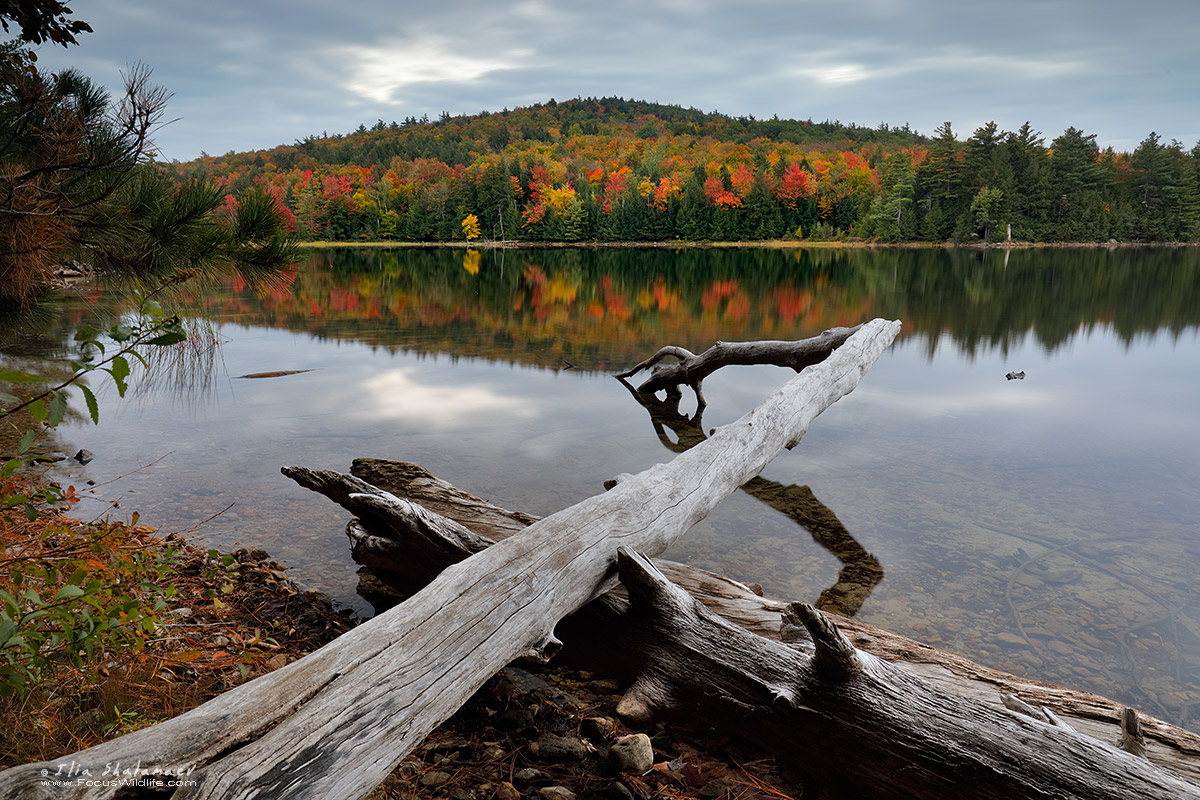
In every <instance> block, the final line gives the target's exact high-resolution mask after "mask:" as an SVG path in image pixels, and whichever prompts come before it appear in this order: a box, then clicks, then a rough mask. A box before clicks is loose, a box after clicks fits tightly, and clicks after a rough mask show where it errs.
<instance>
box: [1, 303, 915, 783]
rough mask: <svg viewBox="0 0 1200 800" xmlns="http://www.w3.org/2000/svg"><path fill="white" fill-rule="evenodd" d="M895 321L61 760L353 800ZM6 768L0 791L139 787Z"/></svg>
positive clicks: (863, 362) (857, 365) (857, 373)
mask: <svg viewBox="0 0 1200 800" xmlns="http://www.w3.org/2000/svg"><path fill="white" fill-rule="evenodd" d="M899 327H900V324H899V323H898V322H888V321H885V320H874V321H872V322H869V323H867V324H865V325H864V326H863V327H862V329H860V330H859V332H858V333H857V334H856V335H855V336H853V337H851V338H850V339H849V340H847V341H846V343H845V344H844V345H842V346H841V347H839V348H838V349H837V350H836V351H835V352H834V353H833V355H831V356H830V357H829V358H828V359H826V360H825V361H824V362H822V363H821V364H818V365H816V366H815V367H812V368H810V369H807V370H805V371H803V372H802V373H800V374H799V375H797V376H796V377H795V378H793V379H792V380H791V381H789V382H788V383H787V384H786V385H785V386H783V387H782V388H781V389H780V390H779V391H777V392H775V393H774V394H772V395H771V396H770V397H768V398H767V399H766V400H765V401H764V402H763V403H762V404H761V405H760V406H759V407H758V408H756V409H755V410H754V411H751V412H750V413H749V414H747V415H745V416H744V417H742V418H741V419H739V420H737V421H735V422H733V423H731V424H729V425H726V426H725V427H724V428H722V429H721V431H719V432H718V434H717V435H715V436H713V437H712V438H711V439H710V440H709V441H708V442H706V443H705V444H704V445H702V446H700V447H697V448H695V449H693V450H690V451H688V452H687V453H683V454H681V455H680V456H678V457H676V458H675V459H674V460H673V461H671V462H670V463H667V464H660V465H657V466H655V467H652V468H651V469H649V470H646V471H645V472H643V473H641V474H640V475H638V476H637V477H636V478H634V479H631V480H628V481H625V482H623V483H622V484H621V485H620V486H618V487H617V488H616V489H614V490H613V491H610V492H607V493H605V494H602V495H598V496H596V497H592V498H589V499H587V500H584V501H583V502H581V503H578V504H576V505H574V506H572V507H570V508H568V509H565V510H564V511H560V512H558V513H556V514H553V515H551V516H549V517H546V518H545V519H543V520H541V521H540V522H538V523H536V524H534V525H532V526H530V527H529V529H528V530H527V531H525V532H524V533H523V534H522V535H520V536H514V537H511V538H509V539H506V540H505V541H502V542H500V543H498V544H496V545H494V546H492V547H488V548H487V549H486V550H484V551H482V552H480V553H478V554H476V555H475V556H473V557H471V558H469V559H467V560H466V561H464V562H460V563H459V564H455V565H453V566H451V567H449V568H448V569H446V570H444V571H443V572H442V573H441V574H440V575H439V576H438V577H437V578H436V579H435V580H434V581H433V582H432V583H431V584H429V585H428V586H427V587H426V588H425V589H423V590H422V591H421V592H419V593H417V594H416V595H414V596H413V597H411V598H409V599H408V600H407V601H406V602H404V603H403V604H401V605H400V606H397V607H396V608H394V609H392V610H390V611H388V612H386V613H384V614H382V615H380V616H378V617H376V618H374V619H372V620H371V621H369V622H367V623H365V624H363V625H361V626H359V627H358V628H355V629H354V630H352V631H350V632H348V633H346V634H345V635H343V636H341V637H340V638H338V639H337V640H335V641H334V642H332V643H330V644H329V645H326V646H325V647H323V648H321V649H320V650H317V651H316V652H314V653H312V654H310V655H308V656H306V657H305V658H303V659H300V660H299V661H296V662H294V663H292V664H289V665H288V666H286V667H283V668H282V669H280V670H277V671H275V672H272V673H270V674H268V675H264V676H263V677H261V678H257V679H255V680H253V681H250V682H249V683H246V684H244V685H242V686H239V687H237V688H235V689H232V690H230V691H229V692H226V693H225V694H223V695H221V696H220V697H218V698H216V699H214V700H211V701H209V702H207V703H204V704H203V705H201V706H199V707H197V708H195V709H193V710H192V711H189V712H187V713H185V714H183V715H180V716H178V717H175V718H174V719H171V720H168V721H166V722H163V723H160V724H158V725H154V726H150V727H148V728H143V729H142V730H139V731H136V732H134V733H131V734H128V735H126V736H123V737H121V738H119V739H114V740H113V741H110V742H106V743H104V744H101V745H98V746H96V747H93V748H89V749H87V750H83V751H80V752H78V753H74V754H72V755H70V756H66V757H65V758H64V759H63V760H65V761H70V762H72V763H73V764H75V765H76V768H77V769H81V770H88V771H89V772H91V774H92V775H95V776H98V775H100V774H101V773H102V771H103V769H104V765H105V764H106V763H111V762H114V761H120V762H124V763H133V762H141V763H142V765H143V766H144V767H150V768H154V769H160V770H171V771H185V772H189V773H190V774H189V776H188V777H189V779H191V780H194V781H195V782H196V783H195V785H193V786H189V787H185V788H181V789H179V790H177V791H176V792H174V793H173V795H174V796H175V797H179V798H183V797H187V798H206V799H211V800H216V799H217V798H222V799H225V798H229V799H230V800H237V799H238V798H251V797H287V798H296V799H297V800H304V799H305V798H322V800H332V799H334V798H359V797H362V796H364V795H366V794H367V793H368V792H369V791H371V790H372V789H373V788H374V787H375V786H377V785H378V784H379V782H380V781H382V780H383V778H385V777H386V776H387V775H388V773H389V772H390V771H391V770H392V769H393V768H394V767H395V765H396V764H397V763H399V761H400V759H402V758H403V757H404V755H405V754H407V753H408V752H409V751H410V750H412V748H414V747H415V746H416V745H417V744H419V743H420V742H421V741H422V740H423V739H424V738H425V736H426V735H428V733H429V732H430V731H431V730H433V728H435V727H436V726H437V725H438V724H439V723H441V722H442V721H443V720H444V719H446V718H447V717H449V716H450V715H451V714H452V713H454V711H456V710H457V709H458V708H459V707H460V706H461V705H462V704H463V702H464V701H465V700H466V699H467V698H469V697H470V696H471V694H473V693H474V692H475V691H476V690H477V689H478V688H479V687H480V686H481V685H482V684H483V683H484V682H485V681H486V680H487V679H488V678H489V677H491V676H492V675H493V674H494V673H495V672H496V671H497V670H498V669H500V668H501V667H503V666H504V665H505V664H507V663H509V662H510V661H512V660H514V659H515V658H517V657H519V656H522V655H528V654H539V653H540V654H547V653H550V652H552V651H553V650H554V649H555V646H556V641H555V640H554V638H553V636H552V631H553V628H554V625H555V624H556V623H557V622H558V621H559V620H560V619H561V618H562V617H563V616H565V615H566V614H569V613H570V612H572V611H574V610H576V609H578V608H580V607H582V606H583V605H585V604H587V603H588V602H589V601H591V600H592V599H594V598H595V597H597V596H598V595H600V594H601V593H602V592H604V591H605V590H607V588H609V586H610V585H611V584H612V582H613V581H614V580H615V571H614V562H615V551H616V548H617V547H618V546H621V545H626V546H630V547H633V548H637V549H639V550H643V551H646V552H651V553H653V552H660V551H661V550H662V549H664V548H666V547H667V546H668V545H669V544H670V543H671V542H673V541H674V540H675V539H676V538H678V537H679V536H680V535H682V534H683V533H684V532H685V531H686V530H688V529H689V528H690V527H691V526H692V525H694V524H695V523H696V522H698V521H699V520H700V519H703V518H704V516H705V515H706V514H707V513H708V512H709V511H710V510H711V509H712V507H713V506H714V505H715V504H716V503H718V502H720V500H721V499H722V498H724V497H725V496H727V495H728V494H730V493H731V492H733V491H734V490H735V489H736V488H737V487H738V486H740V485H741V484H742V483H744V482H745V481H746V480H748V479H749V478H751V477H753V476H754V475H757V474H758V473H759V472H760V471H761V470H762V469H763V468H764V467H765V466H766V464H767V463H769V462H770V460H771V459H772V458H774V456H775V455H776V454H778V453H779V451H780V450H782V449H783V448H785V447H790V446H793V445H795V444H796V443H797V442H799V441H800V438H801V437H802V436H803V434H804V432H805V431H806V430H807V427H808V425H809V424H810V423H811V422H812V420H813V419H815V418H816V416H817V415H818V414H820V413H821V412H822V411H823V410H824V409H826V408H828V407H829V406H830V405H832V404H833V403H834V402H836V401H837V400H838V399H840V398H841V397H843V396H845V395H846V394H847V393H849V392H850V391H851V390H853V388H854V387H855V386H856V385H857V384H858V381H859V379H860V378H861V377H862V375H863V374H864V373H865V372H866V370H867V369H868V368H869V367H870V365H871V364H873V363H874V362H875V360H876V359H877V358H878V357H879V355H880V354H881V353H882V352H883V351H884V350H885V349H887V347H888V346H889V345H890V344H891V342H892V340H893V339H894V338H895V336H896V333H897V332H898V330H899ZM53 769H54V764H51V763H41V764H31V765H25V766H21V767H15V768H12V769H9V770H6V771H5V772H3V773H0V796H2V797H13V798H48V797H88V798H108V797H115V796H118V794H119V796H122V797H130V796H137V795H136V793H133V794H131V793H130V792H129V791H127V789H122V788H121V787H118V786H110V787H90V786H85V785H83V784H76V785H72V786H47V785H46V784H45V783H44V782H43V780H42V778H43V776H42V774H41V771H42V770H53ZM156 796H162V794H161V793H159V794H157V795H156Z"/></svg>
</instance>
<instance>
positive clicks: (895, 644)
mask: <svg viewBox="0 0 1200 800" xmlns="http://www.w3.org/2000/svg"><path fill="white" fill-rule="evenodd" d="M293 470H295V468H289V470H287V472H288V474H290V475H292V477H293V478H295V479H297V480H299V481H301V482H302V483H305V485H309V484H310V483H313V484H315V483H317V482H316V481H308V482H305V481H304V480H303V474H302V473H303V471H299V472H296V474H293ZM351 471H352V473H353V474H354V476H356V477H357V478H359V479H362V480H365V481H367V482H368V483H370V484H377V485H378V486H379V487H380V488H384V489H386V490H387V491H388V492H389V493H391V494H394V495H396V496H399V497H403V498H405V499H407V500H409V501H411V502H412V503H413V504H416V505H419V506H428V507H436V508H439V509H443V510H448V511H451V512H452V513H454V514H455V515H456V517H455V521H456V522H458V523H461V524H462V525H463V526H464V527H467V528H470V529H472V530H474V531H476V532H477V533H481V534H482V533H484V532H486V533H487V534H488V535H491V536H493V537H494V538H498V539H499V538H505V537H507V536H510V535H512V534H513V533H514V532H516V531H518V530H521V529H522V528H523V526H524V525H525V524H526V522H525V520H527V519H531V517H530V515H528V514H522V513H520V512H513V511H508V510H506V509H503V508H500V507H499V506H495V505H493V504H491V503H489V502H487V501H486V500H482V499H480V498H478V497H476V496H474V495H471V494H468V493H466V492H463V491H462V490H460V489H458V488H456V487H454V486H453V485H452V484H449V483H447V482H446V481H443V480H441V479H439V478H436V477H434V476H433V475H431V474H429V473H428V472H427V471H426V470H424V469H423V468H422V467H420V466H419V465H416V464H409V463H405V462H397V461H389V460H385V459H374V458H360V459H355V461H354V464H353V466H352V468H351ZM336 474H337V473H330V474H328V475H327V476H326V477H325V478H324V481H333V480H334V478H333V476H335V475H336ZM346 485H347V486H357V485H359V484H357V483H354V482H348V483H347V484H346ZM318 490H319V489H318ZM335 494H336V491H335ZM405 513H406V512H404V511H403V510H402V509H401V510H399V511H398V513H397V515H396V516H395V518H393V519H392V520H390V521H389V523H388V524H389V525H390V526H391V527H390V528H389V529H387V530H384V529H379V528H376V529H375V531H376V532H377V533H378V534H379V536H378V537H376V538H373V542H372V543H371V544H369V545H366V546H363V547H362V549H361V550H358V551H357V552H359V553H360V554H361V555H363V556H365V558H366V561H365V563H377V564H380V565H382V566H383V567H384V568H385V569H386V564H387V561H388V559H389V558H391V556H390V555H388V554H389V552H390V551H391V549H392V548H393V547H394V546H395V545H394V543H393V541H392V540H393V539H394V538H396V537H399V538H405V537H407V536H420V535H422V533H421V530H420V528H419V527H417V526H408V525H407V523H406V517H405ZM532 519H536V518H532ZM352 525H353V523H352ZM402 550H403V551H404V552H407V548H406V547H403V546H402ZM467 555H468V554H467V552H466V551H464V552H463V553H462V554H461V557H463V558H465V557H467ZM446 563H447V564H449V563H452V562H446ZM653 563H654V565H655V566H656V568H658V569H659V570H660V571H661V572H663V573H664V575H666V577H667V578H668V579H669V580H670V581H671V582H672V583H674V584H676V585H678V586H680V587H681V588H683V589H684V590H686V591H687V592H688V594H690V595H691V596H692V597H693V598H695V599H696V600H698V601H700V602H701V603H703V604H704V605H705V606H706V607H707V608H708V609H709V610H710V611H713V612H714V613H716V614H717V615H719V616H721V617H722V618H724V619H725V620H727V621H729V622H732V623H734V624H736V625H739V626H740V627H743V628H745V629H747V630H749V631H752V632H754V633H755V634H757V635H760V636H765V637H767V638H772V639H774V638H780V637H781V636H782V637H783V638H784V639H785V641H803V640H806V639H807V638H808V633H807V630H806V629H804V628H803V626H802V625H797V624H791V623H789V622H785V624H784V626H783V628H782V630H781V627H780V623H779V620H780V617H781V615H783V614H784V613H785V612H786V611H787V608H788V604H787V603H785V602H782V601H780V600H775V599H772V598H769V597H762V596H760V595H759V594H757V593H755V592H754V591H752V590H751V589H750V588H749V587H748V586H747V585H745V584H743V583H739V582H737V581H734V580H730V579H729V578H725V577H723V576H720V575H715V574H713V573H710V572H706V571H704V570H699V569H696V568H695V567H691V566H689V565H687V564H679V563H677V562H672V561H667V560H665V559H654V560H653ZM618 588H620V587H618ZM614 592H616V589H614V590H612V591H611V592H610V593H609V595H610V597H609V600H610V603H609V605H608V606H607V607H606V608H605V609H604V610H603V612H601V613H602V614H624V613H625V612H626V611H627V610H628V598H627V597H626V596H624V594H623V593H622V594H620V595H616V596H613V595H614ZM830 618H831V619H834V620H836V622H837V624H838V626H839V627H840V628H841V630H842V631H843V632H844V633H845V634H846V635H847V636H848V637H850V638H851V639H852V640H853V643H854V644H855V645H856V646H857V647H858V648H860V649H862V650H865V651H867V652H869V653H871V654H873V655H875V656H877V657H880V658H883V659H885V660H888V661H892V662H894V663H896V664H897V665H898V666H899V667H901V668H903V669H904V670H905V671H906V672H908V673H910V674H912V675H913V676H915V677H918V678H920V679H921V680H923V681H927V682H929V683H932V684H933V685H935V686H938V687H940V688H941V689H942V690H944V691H948V692H952V693H954V694H956V695H959V696H962V697H965V698H969V699H971V700H972V701H975V702H979V703H983V704H986V705H990V706H992V707H994V708H995V709H1001V708H1005V707H1012V708H1021V707H1023V708H1024V709H1028V711H1027V712H1026V713H1030V714H1031V715H1032V716H1034V717H1035V718H1037V719H1042V720H1045V721H1047V722H1053V723H1054V724H1058V725H1062V726H1068V727H1071V728H1073V729H1077V730H1079V731H1081V732H1082V733H1084V734H1087V735H1090V736H1092V737H1093V738H1096V739H1099V740H1101V741H1106V742H1121V744H1120V745H1119V746H1121V747H1122V748H1123V749H1127V750H1129V751H1130V752H1139V749H1140V751H1141V752H1143V753H1145V755H1146V756H1147V757H1148V758H1149V759H1150V760H1151V761H1152V762H1154V763H1155V764H1157V765H1158V766H1160V767H1163V768H1165V769H1169V770H1171V771H1172V772H1175V773H1176V774H1178V775H1180V776H1182V777H1184V778H1187V779H1189V780H1192V781H1197V782H1200V736H1197V735H1196V734H1193V733H1191V732H1190V731H1185V730H1183V729H1180V728H1178V727H1175V726H1173V725H1170V724H1168V723H1166V722H1164V721H1162V720H1159V719H1155V718H1152V717H1140V716H1139V715H1137V714H1136V713H1135V712H1133V710H1132V709H1127V708H1125V707H1124V706H1123V705H1121V704H1120V703H1117V702H1115V701H1113V700H1109V699H1107V698H1103V697H1100V696H1098V695H1094V694H1090V693H1086V692H1079V691H1075V690H1071V689H1067V688H1064V687H1060V686H1052V685H1050V684H1046V683H1042V682H1039V681H1036V680H1030V679H1027V678H1020V677H1017V676H1015V675H1011V674H1008V673H1004V672H1000V671H999V670H994V669H991V668H988V667H985V666H982V665H980V664H976V663H974V662H972V661H970V660H968V659H966V658H962V657H961V656H957V655H954V654H952V653H948V652H945V651H942V650H938V649H936V648H933V647H930V646H928V645H925V644H922V643H920V642H917V641H914V640H912V639H908V638H906V637H903V636H899V635H897V634H894V633H890V632H888V631H884V630H880V629H878V628H874V627H872V626H870V625H866V624H864V623H860V622H857V621H855V620H850V619H845V618H841V617H830ZM593 621H594V618H593ZM585 629H586V628H585ZM608 629H609V630H612V631H615V632H616V634H617V635H620V636H623V637H630V636H631V635H632V634H631V633H630V632H629V631H627V630H624V629H622V628H621V627H620V624H619V623H616V624H611V623H610V624H609V625H608ZM624 641H625V643H624V645H623V646H622V647H620V648H612V647H609V651H610V652H612V651H614V650H619V651H622V652H628V651H636V650H638V649H640V647H641V644H640V643H638V642H636V641H633V640H632V639H629V638H626V639H625V640H624ZM588 655H589V657H596V656H601V657H603V656H604V655H605V654H604V652H603V651H597V652H593V653H589V654H588ZM603 666H612V665H611V664H604V665H603ZM616 666H618V667H627V666H628V665H626V664H618V665H616ZM1059 715H1062V717H1065V718H1066V719H1067V720H1069V725H1068V723H1067V722H1065V721H1063V720H1062V719H1060V718H1059ZM1132 730H1136V731H1137V736H1136V737H1134V736H1131V734H1130V733H1129V731H1132ZM1143 732H1144V733H1143Z"/></svg>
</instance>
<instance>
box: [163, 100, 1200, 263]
mask: <svg viewBox="0 0 1200 800" xmlns="http://www.w3.org/2000/svg"><path fill="white" fill-rule="evenodd" d="M168 168H170V169H174V170H176V171H178V173H179V174H180V175H181V176H188V175H196V174H199V175H203V176H204V177H210V178H214V179H216V180H218V181H219V182H221V183H223V184H225V185H226V187H227V189H228V191H229V192H230V194H231V195H235V194H236V193H237V192H238V191H239V190H241V189H243V188H246V187H248V186H251V185H262V186H264V187H265V188H266V189H267V190H268V191H270V192H271V193H272V194H273V195H274V196H275V197H276V199H277V202H278V206H279V208H280V211H281V213H283V214H284V215H285V216H286V217H288V218H289V219H290V218H293V217H294V224H295V226H296V227H297V230H298V231H299V232H300V234H301V235H302V236H305V237H308V238H312V239H327V240H328V239H334V240H402V241H448V240H458V241H462V240H464V239H509V240H512V239H516V240H523V241H596V240H600V241H650V240H655V241H664V240H667V241H670V240H677V239H678V240H691V241H698V240H722V241H739V240H760V239H786V238H804V239H825V240H828V239H835V238H858V239H877V240H881V241H889V242H891V241H932V242H944V241H960V242H961V241H979V240H983V239H992V240H995V239H1001V238H1004V237H1005V236H1006V235H1007V233H1008V230H1009V227H1010V226H1011V231H1012V237H1013V238H1014V239H1017V240H1024V241H1108V240H1109V239H1116V240H1119V241H1195V240H1196V239H1198V238H1200V236H1198V231H1200V145H1197V146H1196V147H1194V148H1192V149H1191V150H1190V151H1189V150H1185V149H1184V147H1183V145H1181V144H1180V143H1178V142H1170V143H1165V142H1163V141H1162V140H1161V139H1160V137H1159V136H1158V135H1157V134H1155V133H1150V134H1149V135H1148V136H1147V137H1146V139H1145V140H1144V141H1143V142H1142V143H1141V144H1140V145H1139V146H1138V147H1137V149H1136V150H1134V152H1132V153H1116V152H1113V151H1112V150H1111V149H1107V150H1101V149H1100V148H1099V147H1098V146H1097V144H1096V136H1095V135H1094V134H1086V133H1084V132H1083V131H1080V130H1078V129H1076V128H1073V127H1072V128H1068V129H1067V130H1066V131H1064V132H1063V133H1062V134H1060V135H1058V136H1057V137H1055V138H1053V139H1052V140H1050V141H1049V142H1048V143H1047V141H1046V138H1045V137H1044V136H1043V135H1042V134H1041V133H1040V132H1038V131H1036V130H1035V129H1034V128H1033V127H1032V126H1031V125H1030V124H1029V123H1026V124H1025V125H1023V126H1021V127H1020V128H1019V129H1018V130H1016V131H1012V132H1009V131H1002V130H1001V129H999V128H998V127H997V126H996V125H995V124H993V123H989V124H987V125H984V126H982V127H980V128H979V129H977V130H976V131H974V132H973V133H972V134H970V135H969V136H967V137H966V138H965V139H963V140H961V141H960V140H959V137H958V135H957V134H956V132H955V131H954V130H953V128H952V125H951V123H946V124H944V125H942V126H941V127H939V128H938V129H937V130H936V131H934V133H933V135H932V136H928V137H926V136H922V135H920V134H918V133H916V132H914V131H912V130H910V129H908V127H907V126H905V127H902V128H894V127H889V126H887V125H880V126H879V127H878V128H866V127H861V126H858V125H854V124H849V125H843V124H841V123H840V122H829V121H826V122H819V123H818V122H813V121H812V120H782V119H778V118H773V119H770V120H757V119H754V118H752V117H736V118H735V117H728V116H724V115H721V114H718V113H704V112H701V111H697V110H695V109H684V108H681V107H678V106H668V105H660V104H656V103H646V102H640V101H628V100H622V99H620V98H604V99H599V100H597V99H594V98H588V99H574V100H568V101H564V102H555V101H554V100H551V101H549V102H547V103H545V104H539V105H535V106H530V107H528V108H519V109H513V110H508V109H505V110H504V111H500V112H496V113H486V112H484V113H480V114H477V115H472V116H462V117H451V116H449V115H448V114H443V115H442V116H441V117H440V118H439V119H437V120H432V121H431V120H429V119H427V118H426V119H420V120H418V119H415V118H411V117H410V118H409V119H406V120H404V121H403V122H402V123H397V122H391V123H385V122H384V121H383V120H379V121H378V122H376V123H375V125H373V126H372V127H370V128H367V126H366V125H360V126H359V128H358V130H356V131H354V132H353V133H350V134H345V135H326V134H323V135H322V136H319V137H318V136H307V137H305V138H304V139H301V140H297V141H296V142H295V143H294V144H291V145H282V146H279V147H276V148H273V149H271V150H266V151H258V152H253V153H240V154H237V153H229V154H226V155H224V156H219V157H212V156H205V157H203V158H200V159H198V160H196V161H193V162H189V163H186V164H172V165H168ZM230 202H231V203H232V202H233V201H232V200H231V201H230Z"/></svg>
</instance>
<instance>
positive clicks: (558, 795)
mask: <svg viewBox="0 0 1200 800" xmlns="http://www.w3.org/2000/svg"><path fill="white" fill-rule="evenodd" d="M538 795H539V796H540V797H541V798H542V800H575V793H574V792H572V791H571V790H570V789H568V788H567V787H565V786H545V787H543V788H541V789H538Z"/></svg>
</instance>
